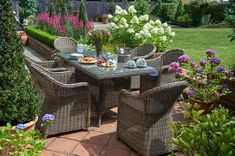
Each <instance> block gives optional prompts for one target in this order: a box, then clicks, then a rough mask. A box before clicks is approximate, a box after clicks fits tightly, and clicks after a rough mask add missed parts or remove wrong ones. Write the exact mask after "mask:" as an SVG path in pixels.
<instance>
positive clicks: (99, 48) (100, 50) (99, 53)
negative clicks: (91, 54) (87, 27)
mask: <svg viewBox="0 0 235 156" xmlns="http://www.w3.org/2000/svg"><path fill="white" fill-rule="evenodd" d="M101 47H102V46H95V51H96V57H97V58H98V57H99V56H100V55H101V52H102V48H101Z"/></svg>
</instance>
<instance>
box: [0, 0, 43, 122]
mask: <svg viewBox="0 0 235 156" xmlns="http://www.w3.org/2000/svg"><path fill="white" fill-rule="evenodd" d="M0 6H1V7H0V8H1V9H0V10H1V11H0V25H1V29H0V125H5V124H6V123H11V124H12V125H16V124H18V123H25V122H29V121H32V120H34V119H35V117H36V116H37V115H38V114H39V108H40V106H39V97H38V94H37V91H36V89H35V88H34V85H33V83H32V80H31V76H29V73H28V71H27V70H26V68H25V56H24V54H23V52H24V49H23V45H22V43H20V40H19V37H18V36H17V35H16V21H15V18H14V15H13V12H12V1H9V0H1V1H0Z"/></svg>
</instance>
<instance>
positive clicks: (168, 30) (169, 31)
mask: <svg viewBox="0 0 235 156" xmlns="http://www.w3.org/2000/svg"><path fill="white" fill-rule="evenodd" d="M165 31H166V33H168V34H171V27H170V26H168V27H167V28H166V29H165Z"/></svg>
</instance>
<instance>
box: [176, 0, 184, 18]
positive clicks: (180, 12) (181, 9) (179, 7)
mask: <svg viewBox="0 0 235 156" xmlns="http://www.w3.org/2000/svg"><path fill="white" fill-rule="evenodd" d="M183 15H184V4H183V1H182V0H179V3H178V5H177V10H176V13H175V20H177V18H178V17H179V16H183Z"/></svg>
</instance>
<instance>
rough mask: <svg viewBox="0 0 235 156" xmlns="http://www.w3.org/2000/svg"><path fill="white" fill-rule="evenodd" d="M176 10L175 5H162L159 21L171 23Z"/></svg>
mask: <svg viewBox="0 0 235 156" xmlns="http://www.w3.org/2000/svg"><path fill="white" fill-rule="evenodd" d="M176 10H177V4H176V3H162V10H161V17H160V18H161V20H163V21H173V20H174V18H175V13H176Z"/></svg>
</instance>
